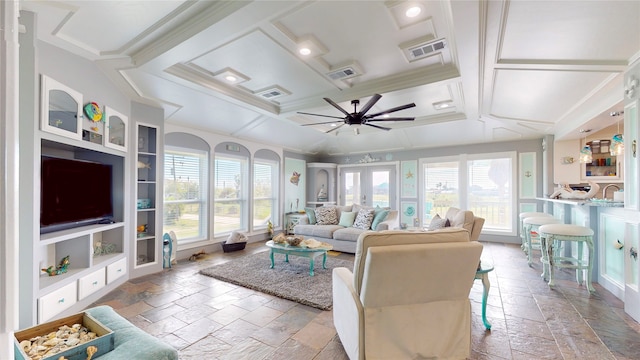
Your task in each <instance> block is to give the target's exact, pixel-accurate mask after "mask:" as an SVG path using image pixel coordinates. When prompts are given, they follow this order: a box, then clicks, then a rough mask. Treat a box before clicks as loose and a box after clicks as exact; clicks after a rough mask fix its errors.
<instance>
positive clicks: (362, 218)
mask: <svg viewBox="0 0 640 360" xmlns="http://www.w3.org/2000/svg"><path fill="white" fill-rule="evenodd" d="M374 214H375V210H374V209H360V211H358V216H357V217H356V221H355V222H354V223H353V227H354V228H357V229H363V230H367V229H369V228H371V223H372V222H373V215H374Z"/></svg>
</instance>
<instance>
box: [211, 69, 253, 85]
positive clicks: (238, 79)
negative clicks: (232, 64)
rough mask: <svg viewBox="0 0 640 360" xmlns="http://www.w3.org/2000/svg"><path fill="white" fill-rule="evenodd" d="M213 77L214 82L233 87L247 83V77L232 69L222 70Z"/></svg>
mask: <svg viewBox="0 0 640 360" xmlns="http://www.w3.org/2000/svg"><path fill="white" fill-rule="evenodd" d="M213 76H214V78H215V79H216V80H218V81H221V82H224V83H227V84H230V85H233V86H235V85H238V84H241V83H243V82H245V81H249V77H247V76H246V75H243V74H241V73H240V72H238V71H236V70H233V69H232V68H224V69H222V70H220V71H218V72H216V73H215V74H214V75H213Z"/></svg>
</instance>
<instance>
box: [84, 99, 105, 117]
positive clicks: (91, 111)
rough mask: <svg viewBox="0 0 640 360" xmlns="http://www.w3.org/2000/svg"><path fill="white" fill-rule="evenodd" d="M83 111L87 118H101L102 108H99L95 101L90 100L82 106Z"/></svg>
mask: <svg viewBox="0 0 640 360" xmlns="http://www.w3.org/2000/svg"><path fill="white" fill-rule="evenodd" d="M84 113H85V114H86V115H87V117H88V118H89V120H91V121H93V122H98V121H100V120H102V109H100V105H98V104H97V103H95V102H90V103H88V104H87V105H85V106H84Z"/></svg>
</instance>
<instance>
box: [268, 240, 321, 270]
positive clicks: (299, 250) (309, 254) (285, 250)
mask: <svg viewBox="0 0 640 360" xmlns="http://www.w3.org/2000/svg"><path fill="white" fill-rule="evenodd" d="M266 245H267V246H268V247H269V248H270V249H271V253H270V254H269V256H270V257H271V268H272V269H273V268H274V265H275V264H274V260H273V254H284V255H285V258H284V261H285V262H289V255H293V256H300V257H306V258H309V276H313V275H314V274H313V267H314V263H315V258H316V257H318V256H320V255H322V268H323V269H326V268H327V267H326V266H325V265H326V262H327V251H329V250H331V249H333V247H332V246H331V245H329V244H326V245H325V246H322V247H318V248H308V247H305V246H291V245H288V244H276V243H274V242H273V240H269V241H267V244H266Z"/></svg>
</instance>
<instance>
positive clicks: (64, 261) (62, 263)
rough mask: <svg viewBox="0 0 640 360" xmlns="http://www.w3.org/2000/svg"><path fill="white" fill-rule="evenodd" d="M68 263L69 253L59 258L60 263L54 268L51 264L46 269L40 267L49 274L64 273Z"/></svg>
mask: <svg viewBox="0 0 640 360" xmlns="http://www.w3.org/2000/svg"><path fill="white" fill-rule="evenodd" d="M69 264H70V261H69V255H67V256H65V257H63V258H62V260H60V265H58V267H56V268H55V269H54V268H53V265H52V266H49V267H48V268H46V269H42V271H44V272H46V273H47V274H49V276H56V275H60V274H64V273H66V272H67V269H68V268H69Z"/></svg>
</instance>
